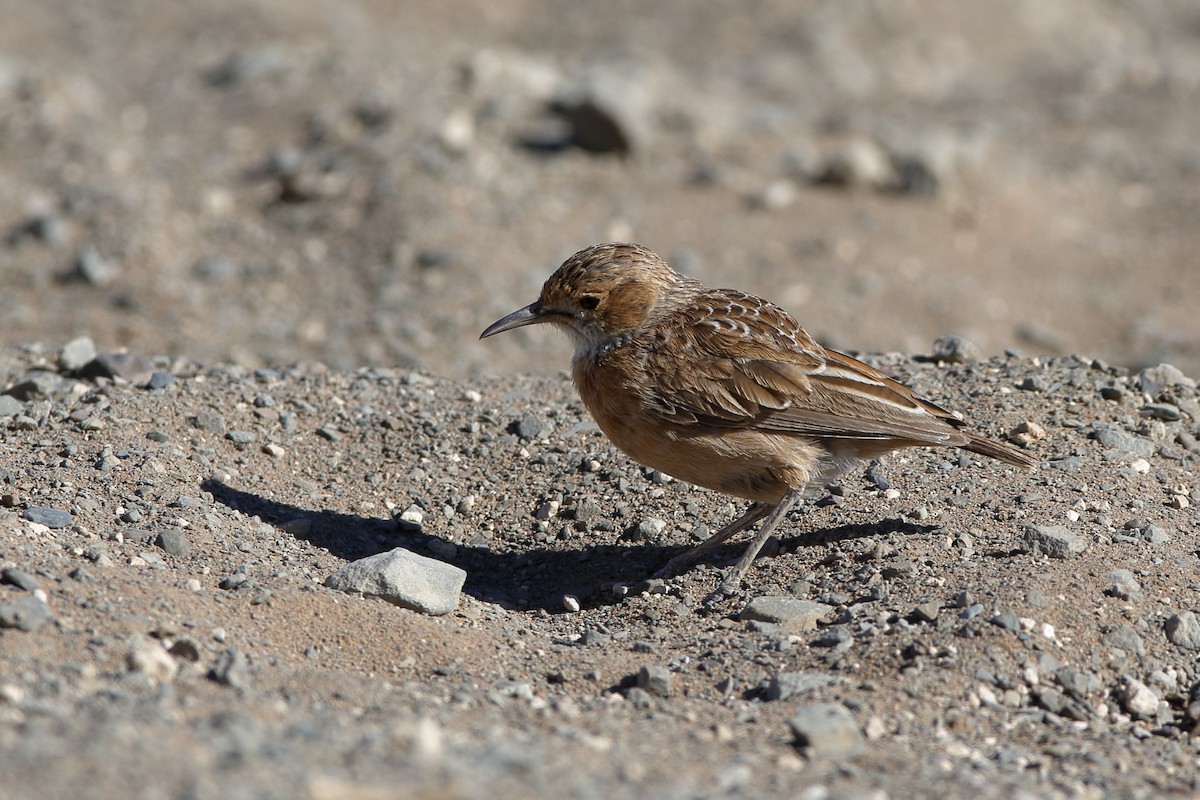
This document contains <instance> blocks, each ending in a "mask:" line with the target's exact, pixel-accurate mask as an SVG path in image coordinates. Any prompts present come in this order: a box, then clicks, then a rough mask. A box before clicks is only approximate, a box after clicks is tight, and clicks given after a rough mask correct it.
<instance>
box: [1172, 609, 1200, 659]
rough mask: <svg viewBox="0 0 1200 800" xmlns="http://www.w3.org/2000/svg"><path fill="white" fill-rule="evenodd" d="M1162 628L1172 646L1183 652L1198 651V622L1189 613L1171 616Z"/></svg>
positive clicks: (1184, 612) (1199, 631) (1199, 634)
mask: <svg viewBox="0 0 1200 800" xmlns="http://www.w3.org/2000/svg"><path fill="white" fill-rule="evenodd" d="M1163 627H1164V628H1165V630H1166V632H1167V639H1169V640H1170V641H1171V643H1172V644H1177V645H1179V646H1180V647H1182V648H1183V649H1185V650H1200V622H1198V621H1197V620H1196V615H1195V614H1193V613H1192V612H1191V611H1181V612H1179V613H1178V614H1172V615H1171V616H1170V617H1168V618H1167V622H1166V624H1165V625H1164V626H1163Z"/></svg>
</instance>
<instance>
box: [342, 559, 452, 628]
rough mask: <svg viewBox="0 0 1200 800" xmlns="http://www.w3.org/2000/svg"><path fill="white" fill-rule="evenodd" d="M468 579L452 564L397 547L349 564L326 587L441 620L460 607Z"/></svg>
mask: <svg viewBox="0 0 1200 800" xmlns="http://www.w3.org/2000/svg"><path fill="white" fill-rule="evenodd" d="M466 579H467V573H466V572H465V571H463V570H461V569H459V568H458V567H456V566H454V565H452V564H447V563H445V562H442V561H437V560H435V559H432V558H426V557H425V556H422V555H418V554H416V553H413V552H411V551H409V550H405V549H404V548H402V547H397V548H395V549H394V550H389V551H388V552H386V553H379V554H377V555H373V556H369V557H367V558H363V559H359V560H358V561H353V562H351V563H349V564H347V565H346V566H344V567H342V568H341V569H340V570H338V571H337V572H335V573H334V574H332V575H330V576H329V577H328V578H326V580H325V585H326V586H328V587H329V588H331V589H338V590H340V591H343V592H361V593H363V594H366V595H374V596H377V597H381V598H383V599H384V600H387V601H388V602H389V603H394V604H396V605H398V606H402V607H404V608H410V609H412V610H414V611H420V612H421V613H424V614H432V615H434V616H438V615H441V614H449V613H450V612H451V611H453V610H454V609H455V608H457V607H458V598H459V594H460V593H461V592H462V587H463V583H464V582H465V581H466Z"/></svg>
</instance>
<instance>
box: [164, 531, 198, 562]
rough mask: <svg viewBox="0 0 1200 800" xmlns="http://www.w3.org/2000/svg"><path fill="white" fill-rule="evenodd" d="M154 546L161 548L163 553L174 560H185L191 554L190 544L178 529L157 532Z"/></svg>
mask: <svg viewBox="0 0 1200 800" xmlns="http://www.w3.org/2000/svg"><path fill="white" fill-rule="evenodd" d="M155 544H157V545H158V546H159V547H161V548H162V551H163V552H164V553H166V554H167V555H169V556H175V557H176V558H187V557H188V556H190V555H191V554H192V543H191V542H189V541H188V540H187V537H186V536H184V534H183V531H181V530H179V529H178V528H168V529H167V530H163V531H159V532H158V536H157V538H156V539H155Z"/></svg>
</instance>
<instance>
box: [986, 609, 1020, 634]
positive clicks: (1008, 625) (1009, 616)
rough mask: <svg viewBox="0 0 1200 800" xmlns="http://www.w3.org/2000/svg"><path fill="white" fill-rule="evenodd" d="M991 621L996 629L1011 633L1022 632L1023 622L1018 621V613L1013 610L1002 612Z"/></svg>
mask: <svg viewBox="0 0 1200 800" xmlns="http://www.w3.org/2000/svg"><path fill="white" fill-rule="evenodd" d="M989 621H990V622H991V623H992V624H993V625H995V626H996V627H998V628H1003V629H1004V630H1006V631H1009V632H1011V633H1018V632H1019V631H1020V630H1021V621H1020V620H1019V619H1017V614H1016V612H1014V611H1011V610H1006V611H1001V612H1000V613H999V614H997V615H996V616H994V617H992V618H991V620H989Z"/></svg>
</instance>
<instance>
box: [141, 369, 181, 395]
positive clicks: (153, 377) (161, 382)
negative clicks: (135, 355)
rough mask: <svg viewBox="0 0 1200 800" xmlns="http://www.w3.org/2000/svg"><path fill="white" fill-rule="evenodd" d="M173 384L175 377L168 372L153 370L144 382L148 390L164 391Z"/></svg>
mask: <svg viewBox="0 0 1200 800" xmlns="http://www.w3.org/2000/svg"><path fill="white" fill-rule="evenodd" d="M173 383H175V376H174V375H172V374H171V373H169V372H163V371H162V370H155V371H154V372H151V373H150V380H148V381H146V388H147V389H150V390H158V389H165V388H167V387H168V386H170V385H171V384H173Z"/></svg>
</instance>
